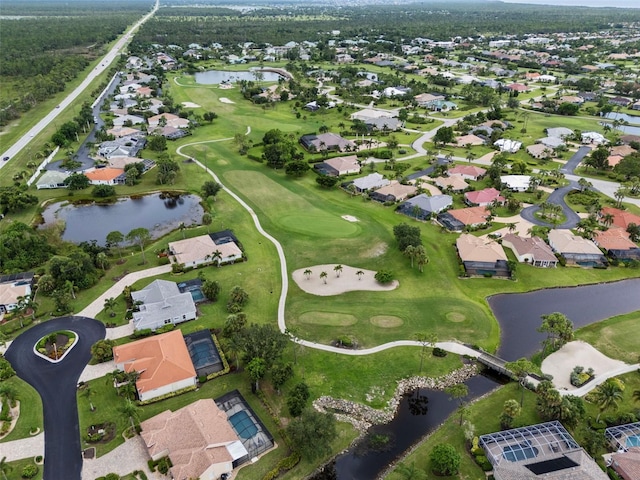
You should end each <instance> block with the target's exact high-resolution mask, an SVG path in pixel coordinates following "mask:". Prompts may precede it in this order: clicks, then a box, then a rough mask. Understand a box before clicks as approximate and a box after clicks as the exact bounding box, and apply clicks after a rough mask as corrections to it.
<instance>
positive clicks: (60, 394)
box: [0, 316, 105, 480]
mask: <svg viewBox="0 0 640 480" xmlns="http://www.w3.org/2000/svg"><path fill="white" fill-rule="evenodd" d="M57 330H71V331H73V332H75V333H76V334H77V335H78V339H77V344H76V345H75V346H74V347H73V349H72V350H71V351H69V353H68V354H67V356H66V357H65V358H64V359H63V360H61V361H60V362H59V363H51V362H49V361H47V360H45V359H43V358H41V357H39V356H36V355H35V353H34V346H35V344H36V343H37V342H38V340H40V338H42V337H44V336H45V335H47V334H49V333H52V332H55V331H57ZM104 336H105V327H104V324H102V323H101V322H99V321H97V320H94V319H92V318H87V317H76V316H72V317H61V318H56V319H53V320H49V321H47V322H44V323H40V324H38V325H35V326H34V327H32V328H30V329H29V330H27V331H25V332H24V333H23V334H21V335H19V336H18V337H17V338H16V339H15V340H14V341H13V342H12V343H11V346H10V347H9V349H8V350H7V352H6V354H5V357H6V358H7V360H9V362H11V365H12V366H13V368H14V369H15V371H16V373H17V375H18V377H20V378H21V379H23V380H24V381H26V382H27V383H28V384H30V385H31V386H32V387H33V388H35V390H36V391H37V392H38V393H39V394H40V397H41V398H42V407H43V412H44V431H45V438H44V456H45V460H46V461H45V463H44V475H43V478H45V479H47V480H49V479H59V478H60V479H62V478H64V479H65V480H80V478H81V471H82V445H81V440H80V430H79V425H78V424H79V422H78V406H77V401H76V392H77V385H78V378H79V377H80V374H81V373H82V371H83V370H84V368H85V366H86V365H87V363H88V362H89V360H90V359H91V345H93V344H94V343H95V342H97V341H98V340H101V339H103V338H104ZM0 445H1V444H0ZM36 455H37V454H36ZM26 456H29V455H28V454H27V455H25V457H26Z"/></svg>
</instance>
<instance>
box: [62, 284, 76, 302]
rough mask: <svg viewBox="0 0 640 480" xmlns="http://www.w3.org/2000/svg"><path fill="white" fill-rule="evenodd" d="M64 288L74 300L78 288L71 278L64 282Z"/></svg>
mask: <svg viewBox="0 0 640 480" xmlns="http://www.w3.org/2000/svg"><path fill="white" fill-rule="evenodd" d="M64 288H65V290H66V291H67V292H69V293H70V294H71V298H73V299H74V300H75V299H76V290H77V289H78V287H76V286H75V284H74V283H73V280H67V281H66V282H64Z"/></svg>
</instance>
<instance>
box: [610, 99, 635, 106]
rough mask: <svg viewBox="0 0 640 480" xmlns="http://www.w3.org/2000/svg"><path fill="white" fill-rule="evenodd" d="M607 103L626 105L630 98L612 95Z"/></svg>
mask: <svg viewBox="0 0 640 480" xmlns="http://www.w3.org/2000/svg"><path fill="white" fill-rule="evenodd" d="M608 103H609V104H610V105H615V106H616V107H627V106H629V104H630V103H631V100H629V99H628V98H624V97H613V98H610V99H609V102H608Z"/></svg>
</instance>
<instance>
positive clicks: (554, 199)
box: [520, 180, 580, 229]
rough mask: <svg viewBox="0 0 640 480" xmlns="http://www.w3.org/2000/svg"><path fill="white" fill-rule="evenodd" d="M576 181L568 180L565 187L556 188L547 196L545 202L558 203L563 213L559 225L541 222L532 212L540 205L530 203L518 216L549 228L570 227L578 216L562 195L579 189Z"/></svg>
mask: <svg viewBox="0 0 640 480" xmlns="http://www.w3.org/2000/svg"><path fill="white" fill-rule="evenodd" d="M579 189H580V187H579V186H578V182H574V181H573V180H572V181H570V182H569V185H567V186H566V187H561V188H556V189H555V190H554V191H553V192H552V193H551V195H549V198H548V199H547V203H552V204H555V205H560V207H561V208H562V213H563V214H564V216H565V218H566V220H565V222H564V223H562V224H560V225H553V224H552V223H547V222H543V221H542V220H540V219H539V218H537V217H536V216H535V215H534V214H535V213H536V212H537V211H538V210H540V205H532V206H531V207H527V208H523V209H522V211H521V212H520V216H521V217H522V218H524V219H525V220H527V221H528V222H531V223H533V224H535V225H540V226H543V227H551V228H561V229H572V228H575V227H576V225H578V222H579V221H580V217H579V216H578V214H577V213H576V212H574V211H573V209H571V208H570V207H569V206H568V205H567V202H565V200H564V197H565V196H566V195H567V194H568V193H569V192H570V191H572V190H579Z"/></svg>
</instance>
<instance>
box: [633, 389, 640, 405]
mask: <svg viewBox="0 0 640 480" xmlns="http://www.w3.org/2000/svg"><path fill="white" fill-rule="evenodd" d="M631 397H632V398H633V399H634V400H635V401H636V402H640V390H634V391H633V394H632V395H631Z"/></svg>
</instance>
